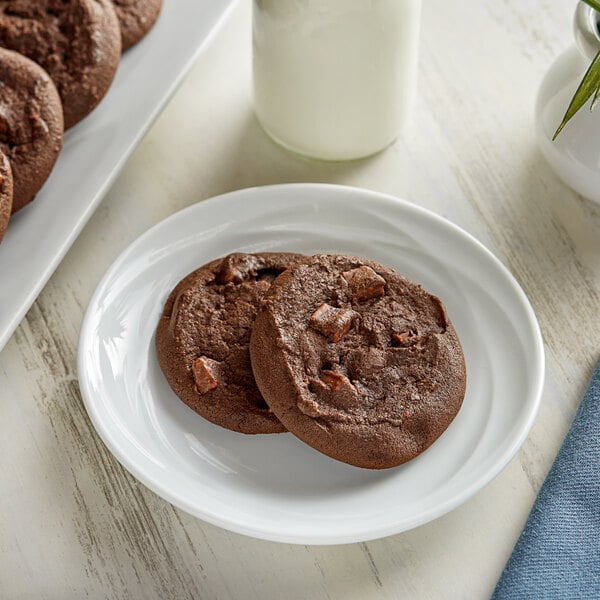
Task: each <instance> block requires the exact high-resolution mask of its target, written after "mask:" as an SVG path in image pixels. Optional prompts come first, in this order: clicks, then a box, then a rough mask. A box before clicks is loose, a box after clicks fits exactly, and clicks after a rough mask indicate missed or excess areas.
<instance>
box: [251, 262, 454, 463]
mask: <svg viewBox="0 0 600 600" xmlns="http://www.w3.org/2000/svg"><path fill="white" fill-rule="evenodd" d="M250 352H251V356H252V367H253V369H254V375H255V377H256V382H257V384H258V387H259V389H260V391H261V392H262V394H263V397H264V398H265V400H266V401H267V403H268V404H269V406H270V407H271V409H272V410H273V412H274V413H275V414H276V415H277V417H279V419H280V420H281V422H282V423H283V424H284V425H285V426H286V427H287V428H288V429H289V431H291V432H292V433H293V434H295V435H296V436H297V437H299V438H300V439H301V440H303V441H304V442H306V443H307V444H309V445H310V446H312V447H314V448H316V449H317V450H319V451H321V452H323V453H324V454H327V455H329V456H331V457H333V458H336V459H337V460H340V461H343V462H346V463H349V464H352V465H356V466H358V467H366V468H371V469H383V468H388V467H394V466H396V465H400V464H402V463H404V462H406V461H408V460H410V459H412V458H414V457H415V456H417V455H418V454H419V453H421V452H423V451H424V450H425V449H426V448H427V447H428V446H429V445H431V444H432V443H433V442H434V441H435V440H436V439H437V438H438V437H439V436H440V435H441V434H442V432H443V431H444V430H445V429H446V428H447V427H448V425H449V424H450V422H451V421H452V419H453V418H454V417H455V415H456V413H457V412H458V410H459V408H460V406H461V404H462V400H463V396H464V393H465V383H466V373H465V363H464V357H463V354H462V349H461V346H460V343H459V340H458V337H457V336H456V333H455V331H454V328H453V327H452V325H451V323H450V321H449V320H448V317H447V316H446V311H445V310H444V307H443V306H442V303H441V302H440V300H439V299H438V298H436V297H435V296H432V295H431V294H428V293H427V292H426V291H425V290H423V289H422V288H421V287H420V286H418V285H416V284H414V283H412V282H410V281H408V280H407V279H405V278H404V277H402V276H401V275H399V274H398V273H396V272H395V271H394V270H392V269H390V268H388V267H385V266H383V265H380V264H377V263H375V262H372V261H369V260H366V259H362V258H356V257H351V256H332V255H317V256H314V257H313V258H312V259H311V260H310V261H308V262H305V263H304V264H299V265H297V266H296V267H294V268H292V269H290V270H288V271H287V272H285V273H283V274H282V275H281V276H280V277H279V278H278V279H277V280H276V281H275V282H274V284H273V285H272V286H271V288H270V290H269V291H268V292H267V294H266V295H265V297H264V300H263V304H262V307H261V309H260V311H259V313H258V315H257V317H256V321H255V323H254V327H253V330H252V338H251V344H250Z"/></svg>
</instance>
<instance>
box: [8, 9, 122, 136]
mask: <svg viewBox="0 0 600 600" xmlns="http://www.w3.org/2000/svg"><path fill="white" fill-rule="evenodd" d="M0 46H1V47H4V48H8V49H10V50H15V51H17V52H19V53H20V54H23V55H25V56H27V57H28V58H30V59H31V60H33V61H35V62H36V63H38V64H39V65H41V66H42V67H43V68H44V69H45V70H46V71H47V72H48V74H49V75H50V77H51V78H52V80H53V81H54V83H55V85H56V88H57V89H58V92H59V94H60V97H61V100H62V104H63V111H64V124H65V129H68V128H69V127H72V126H73V125H75V124H76V123H78V122H79V121H80V120H81V119H83V118H84V117H85V116H86V115H87V114H89V113H90V112H91V111H92V109H93V108H94V107H95V106H96V105H97V104H98V102H100V100H101V99H102V98H103V96H104V95H105V94H106V92H107V91H108V88H109V86H110V84H111V82H112V80H113V78H114V75H115V72H116V70H117V65H118V63H119V59H120V57H121V31H120V29H119V22H118V20H117V15H116V13H115V9H114V6H113V5H112V4H111V2H110V0H0Z"/></svg>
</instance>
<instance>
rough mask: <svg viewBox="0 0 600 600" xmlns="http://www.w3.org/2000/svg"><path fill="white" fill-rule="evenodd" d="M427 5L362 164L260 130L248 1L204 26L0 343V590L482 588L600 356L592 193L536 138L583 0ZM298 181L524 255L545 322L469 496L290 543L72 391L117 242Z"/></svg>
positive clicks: (521, 260)
mask: <svg viewBox="0 0 600 600" xmlns="http://www.w3.org/2000/svg"><path fill="white" fill-rule="evenodd" d="M166 1H168V0H166ZM424 5H425V6H424V15H423V30H422V43H421V55H420V96H419V104H418V108H417V109H416V112H415V113H414V115H413V118H412V121H411V122H410V125H409V126H408V128H407V129H406V131H405V132H404V133H403V135H402V137H401V138H400V139H399V140H398V141H397V143H396V144H395V145H394V146H392V147H391V148H389V149H388V150H387V151H385V152H384V153H382V154H380V155H379V156H376V157H374V158H371V159H369V160H366V161H361V162H354V163H347V164H345V163H340V164H321V163H315V162H310V161H306V160H303V159H300V158H298V157H295V156H293V155H291V154H288V153H287V152H285V151H284V150H281V149H280V148H279V147H277V146H276V145H274V144H273V143H272V142H271V141H270V140H269V139H268V138H267V137H266V136H265V135H264V134H263V133H262V131H261V130H260V128H259V126H258V125H257V123H256V121H255V119H254V117H253V114H252V101H251V69H250V65H251V57H250V51H251V50H250V48H251V47H250V31H251V29H250V25H251V10H250V3H249V0H242V1H241V2H240V3H239V5H238V6H237V8H236V9H235V10H234V11H233V13H232V14H231V16H230V18H229V19H228V21H227V22H226V24H225V26H224V27H223V28H222V29H221V31H220V32H218V34H217V35H216V36H215V37H214V38H213V40H212V43H211V44H210V46H209V47H208V49H207V50H206V52H205V53H204V54H203V55H202V56H201V57H200V59H199V60H198V61H197V63H196V65H195V67H194V69H193V71H192V72H191V74H190V76H189V77H188V78H187V80H186V82H185V84H184V85H183V86H182V88H181V89H180V91H179V92H178V94H177V95H176V97H175V98H174V99H173V101H172V102H171V103H170V105H169V106H168V108H167V109H166V110H165V112H164V113H163V115H162V116H161V117H160V118H159V120H158V121H157V122H156V124H155V125H154V127H153V128H152V130H151V131H150V133H149V134H148V135H147V137H146V138H145V139H144V141H143V143H142V144H141V145H140V147H139V149H138V150H137V151H136V152H135V154H134V155H133V156H132V158H131V159H130V160H129V162H128V163H127V166H126V167H125V169H124V171H123V172H122V174H121V176H120V177H119V179H118V180H117V182H116V183H115V185H114V186H113V188H112V190H111V191H110V193H109V194H108V196H107V198H106V199H105V200H104V202H103V204H102V205H101V206H100V208H99V209H98V211H97V213H96V214H95V216H94V217H93V218H92V220H91V222H90V223H89V224H88V226H87V227H86V228H85V230H84V231H83V233H82V235H81V236H80V238H79V239H78V240H77V242H76V243H75V245H74V246H73V248H72V249H71V251H70V252H69V253H68V255H67V257H66V258H65V260H64V262H63V263H62V264H61V266H60V268H59V269H58V270H57V272H56V273H55V275H54V276H53V277H52V279H51V280H50V282H49V283H48V285H47V286H46V288H45V289H44V291H43V293H42V294H41V295H40V297H39V299H38V300H37V302H36V303H35V305H34V306H33V307H32V309H31V310H30V311H29V313H28V314H27V317H26V318H25V319H24V321H23V322H22V324H21V326H20V327H19V329H18V330H17V331H16V333H15V334H14V336H13V337H12V339H11V340H10V342H9V343H8V345H7V346H6V347H5V349H4V350H3V351H2V353H1V354H0V456H1V457H2V460H1V461H0V515H1V517H0V598H6V599H14V598H35V599H36V600H41V599H45V598H51V599H54V598H58V599H61V600H64V599H69V598H127V599H137V598H140V599H142V598H143V599H144V600H148V599H151V598H175V599H178V600H179V599H186V598H202V599H207V598H218V599H228V598H242V599H254V598H256V599H258V598H261V599H264V598H269V599H270V598H274V599H279V598H286V599H288V600H291V599H301V598H344V599H349V598H357V599H361V600H365V599H368V598H378V599H380V598H427V599H428V598H450V599H457V598H468V599H474V598H487V597H489V595H490V593H491V591H492V589H493V586H494V584H495V582H496V580H497V578H498V575H499V574H500V572H501V570H502V568H503V566H504V563H505V561H506V559H507V557H508V555H509V553H510V551H511V549H512V547H513V545H514V543H515V541H516V539H517V536H518V535H519V532H520V530H521V528H522V525H523V523H524V521H525V518H526V516H527V514H528V512H529V509H530V507H531V504H532V502H533V500H534V498H535V495H536V492H537V490H538V488H539V486H540V485H541V483H542V481H543V479H544V476H545V474H546V472H547V470H548V468H549V466H550V464H551V462H552V460H553V458H554V456H555V454H556V452H557V450H558V448H559V446H560V443H561V441H562V438H563V436H564V434H565V433H566V431H567V428H568V425H569V422H570V419H571V418H572V416H573V413H574V410H575V408H576V406H577V404H578V402H579V400H580V397H581V395H582V392H583V391H584V389H585V387H586V384H587V379H588V376H589V375H590V373H591V368H592V365H593V363H594V362H595V360H596V358H597V357H598V354H599V349H600V318H598V317H599V308H600V300H599V297H600V235H599V233H600V207H598V206H595V205H592V204H590V203H588V202H586V201H585V200H583V199H581V198H579V197H577V196H576V195H575V194H573V193H572V192H571V191H570V190H568V189H567V188H565V187H564V186H563V185H562V184H561V183H560V182H559V181H558V180H557V179H556V177H555V176H554V174H553V173H552V172H551V171H550V169H549V168H548V167H547V165H546V164H545V163H544V162H543V160H542V158H541V155H540V153H539V152H538V150H537V148H536V145H535V142H534V138H533V115H532V109H533V101H534V96H535V93H536V90H537V86H538V84H539V82H540V80H541V78H542V76H543V74H544V72H545V70H546V69H547V68H548V66H549V65H550V63H551V62H552V60H553V59H554V58H555V57H556V56H557V55H558V54H559V53H560V52H562V51H563V50H564V49H565V48H566V47H567V46H569V45H570V44H571V15H572V11H573V8H574V3H573V2H550V1H546V0H544V1H542V0H540V1H536V2H521V1H520V0H505V1H503V2H498V1H493V0H484V1H482V0H463V1H462V2H444V1H442V0H426V1H425V2H424ZM501 55H502V57H501V58H500V56H501ZM598 117H599V118H600V114H599V115H598ZM292 181H320V182H335V183H343V184H349V185H356V186H362V187H366V188H372V189H375V190H380V191H384V192H388V193H391V194H395V195H398V196H400V197H404V198H407V199H410V200H412V201H413V202H415V203H417V204H419V205H422V206H425V207H427V208H429V209H432V210H434V211H436V212H438V213H440V214H442V215H444V216H445V217H447V218H449V219H450V220H452V221H454V222H455V223H457V224H458V225H460V226H461V227H463V228H465V229H466V230H468V231H469V232H471V233H472V234H474V235H475V236H476V237H478V238H479V239H480V240H481V241H482V242H483V243H484V244H486V245H487V246H488V247H489V248H490V249H491V250H492V251H493V252H494V253H495V254H496V255H497V256H498V257H499V258H500V259H501V260H502V261H503V262H504V263H505V264H506V265H507V266H508V268H509V269H510V270H511V271H512V272H513V274H514V275H515V276H516V278H517V279H518V281H519V282H520V284H521V285H522V286H523V288H524V290H525V292H526V293H527V294H528V296H529V298H530V300H531V302H532V304H533V307H534V309H535V311H536V313H537V316H538V319H539V321H540V325H541V329H542V333H543V335H544V339H545V344H546V352H547V376H546V384H545V390H544V396H543V402H542V406H541V410H540V413H539V415H538V418H537V420H536V422H535V425H534V427H533V430H532V432H531V434H530V436H529V438H528V439H527V441H526V442H525V444H524V446H523V447H522V449H521V450H520V452H519V454H518V455H517V457H516V458H515V459H514V460H513V461H512V462H511V463H510V464H509V466H508V467H507V468H506V469H505V470H504V471H503V472H502V473H501V474H500V475H499V476H498V477H497V478H496V479H495V480H494V481H493V482H492V483H491V484H490V485H488V486H487V487H486V488H485V489H484V490H483V491H481V492H480V493H479V494H477V495H476V496H475V497H474V498H472V499H471V500H470V501H469V502H467V503H466V504H464V505H462V506H461V507H460V508H458V509H456V510H454V511H453V512H452V513H450V514H448V515H446V516H444V517H442V518H440V519H438V520H436V521H434V522H432V523H429V524H428V525H425V526H422V527H420V528H418V529H415V530H412V531H410V532H407V533H404V534H400V535H396V536H393V537H390V538H387V539H383V540H379V541H373V542H369V543H363V544H354V545H346V546H334V547H316V546H315V547H310V546H292V545H281V544H275V543H269V542H263V541H259V540H254V539H251V538H247V537H243V536H240V535H236V534H233V533H229V532H227V531H223V530H221V529H218V528H216V527H213V526H210V525H207V524H205V523H203V522H201V521H199V520H197V519H195V518H193V517H191V516H188V515H187V514H185V513H183V512H181V511H179V510H177V509H175V508H174V507H173V506H171V505H170V504H168V503H167V502H165V501H163V500H162V499H161V498H159V497H157V496H156V495H154V494H153V493H152V492H150V491H149V490H147V489H146V488H145V487H144V486H143V485H141V484H140V483H138V482H137V481H136V480H135V479H134V478H133V477H131V476H130V475H129V474H128V473H127V472H126V471H125V470H124V469H123V468H122V467H121V466H120V465H119V464H118V463H117V461H116V460H115V459H114V458H113V457H112V455H111V454H110V453H109V452H108V451H107V450H106V448H105V447H104V445H103V443H102V442H101V441H100V439H99V437H98V436H97V435H96V433H95V431H94V429H93V427H92V425H91V423H90V421H89V419H88V417H87V415H86V412H85V410H84V408H83V405H82V402H81V398H80V395H79V391H78V386H77V377H76V365H75V357H76V350H77V340H78V333H79V328H80V325H81V321H82V316H83V312H84V310H85V307H86V305H87V302H88V300H89V298H90V296H91V294H92V292H93V290H94V288H95V286H96V284H97V283H98V281H99V279H100V277H101V276H102V274H103V273H104V271H105V270H106V268H107V267H108V266H109V265H110V264H111V262H112V261H113V260H114V259H115V258H116V256H117V255H118V254H119V253H120V252H121V251H122V250H123V249H124V248H125V247H126V246H127V245H128V244H129V243H130V242H131V241H132V240H134V239H135V238H136V237H137V236H138V235H139V234H141V233H142V232H143V231H145V230H146V229H147V228H148V227H150V226H151V225H153V224H155V223H157V222H158V221H160V220H161V219H163V218H165V217H166V216H168V215H170V214H171V213H173V212H175V211H177V210H179V209H180V208H183V207H185V206H187V205H189V204H191V203H194V202H197V201H199V200H202V199H204V198H208V197H210V196H213V195H215V194H219V193H222V192H226V191H229V190H233V189H237V188H243V187H248V186H254V185H261V184H269V183H277V182H292ZM0 251H1V248H0ZM1 285H10V282H6V281H3V282H2V283H1Z"/></svg>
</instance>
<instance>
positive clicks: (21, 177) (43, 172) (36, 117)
mask: <svg viewBox="0 0 600 600" xmlns="http://www.w3.org/2000/svg"><path fill="white" fill-rule="evenodd" d="M62 139H63V116H62V107H61V103H60V98H59V96H58V92H57V91H56V87H55V86H54V84H53V83H52V80H51V79H50V77H49V76H48V74H47V73H46V72H45V71H44V70H43V69H42V68H41V67H40V66H39V65H37V64H35V63H34V62H32V61H31V60H29V59H28V58H26V57H24V56H21V55H20V54H18V53H16V52H12V51H11V50H5V49H3V48H0V150H1V151H2V152H4V154H6V155H7V156H8V159H9V160H10V166H11V169H12V176H13V206H12V212H16V211H17V210H19V209H20V208H23V206H25V205H26V204H27V203H28V202H30V201H31V200H33V197H34V196H35V195H36V193H37V192H38V190H39V189H40V188H41V187H42V185H43V184H44V182H45V181H46V179H47V178H48V175H50V172H51V171H52V167H54V163H55V162H56V159H57V157H58V154H59V152H60V150H61V148H62Z"/></svg>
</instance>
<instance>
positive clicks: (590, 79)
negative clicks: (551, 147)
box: [552, 52, 600, 140]
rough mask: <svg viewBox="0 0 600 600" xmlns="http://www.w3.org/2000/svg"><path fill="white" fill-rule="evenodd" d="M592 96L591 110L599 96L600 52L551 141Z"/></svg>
mask: <svg viewBox="0 0 600 600" xmlns="http://www.w3.org/2000/svg"><path fill="white" fill-rule="evenodd" d="M592 94H594V100H593V102H592V108H593V107H594V104H595V103H596V102H597V100H598V98H599V94H600V52H598V54H596V57H595V58H594V60H593V61H592V64H591V65H590V66H589V68H588V70H587V71H586V73H585V75H584V76H583V79H582V80H581V83H580V84H579V87H578V88H577V91H576V92H575V95H574V96H573V99H572V100H571V103H570V104H569V107H568V108H567V112H566V113H565V116H564V117H563V120H562V123H561V124H560V125H559V126H558V129H557V130H556V132H555V133H554V136H553V137H552V139H553V140H555V139H556V137H557V136H558V134H559V133H560V132H561V131H562V130H563V128H564V126H565V125H566V124H567V123H568V122H569V121H570V120H571V118H572V117H573V116H574V115H575V113H576V112H577V111H578V110H579V109H580V108H581V107H582V106H584V105H585V103H586V102H587V101H588V100H589V99H590V97H591V96H592Z"/></svg>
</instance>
